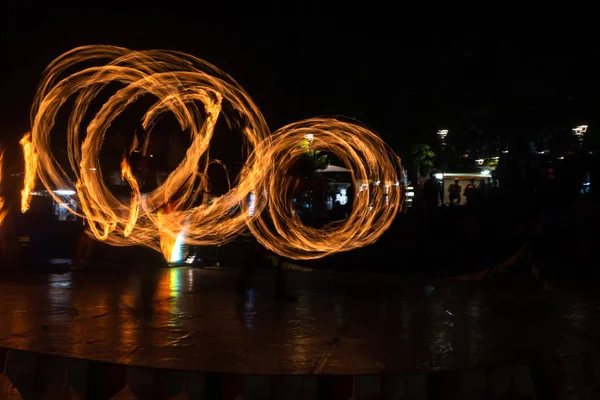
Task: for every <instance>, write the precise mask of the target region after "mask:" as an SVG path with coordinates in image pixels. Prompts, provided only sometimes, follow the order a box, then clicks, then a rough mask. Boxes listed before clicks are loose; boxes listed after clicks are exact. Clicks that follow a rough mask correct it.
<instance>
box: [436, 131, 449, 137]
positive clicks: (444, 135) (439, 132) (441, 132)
mask: <svg viewBox="0 0 600 400" xmlns="http://www.w3.org/2000/svg"><path fill="white" fill-rule="evenodd" d="M437 134H438V136H439V137H440V138H442V139H444V138H445V137H446V136H447V135H448V129H440V130H439V131H437Z"/></svg>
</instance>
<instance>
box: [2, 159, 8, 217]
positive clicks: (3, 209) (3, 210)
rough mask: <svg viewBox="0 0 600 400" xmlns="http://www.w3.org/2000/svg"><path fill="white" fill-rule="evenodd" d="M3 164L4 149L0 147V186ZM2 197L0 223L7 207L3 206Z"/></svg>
mask: <svg viewBox="0 0 600 400" xmlns="http://www.w3.org/2000/svg"><path fill="white" fill-rule="evenodd" d="M3 165H4V150H2V149H0V187H1V186H2V167H3ZM4 205H5V204H4V197H2V196H0V225H2V222H4V218H6V213H7V212H8V210H7V209H5V208H4Z"/></svg>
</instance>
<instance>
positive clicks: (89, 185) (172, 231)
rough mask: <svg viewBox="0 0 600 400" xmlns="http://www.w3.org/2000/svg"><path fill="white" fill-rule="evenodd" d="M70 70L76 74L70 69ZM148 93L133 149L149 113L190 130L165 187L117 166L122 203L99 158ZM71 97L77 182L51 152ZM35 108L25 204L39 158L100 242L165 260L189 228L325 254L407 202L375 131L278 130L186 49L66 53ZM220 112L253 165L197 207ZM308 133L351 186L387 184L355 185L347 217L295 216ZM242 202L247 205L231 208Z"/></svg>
mask: <svg viewBox="0 0 600 400" xmlns="http://www.w3.org/2000/svg"><path fill="white" fill-rule="evenodd" d="M100 60H104V61H105V64H103V65H101V66H96V67H82V68H80V69H79V70H78V69H77V68H76V67H77V66H78V64H80V63H82V62H86V64H87V63H89V62H90V61H100ZM67 70H68V71H69V72H71V71H76V72H74V73H72V74H71V75H68V74H67ZM113 82H118V83H120V84H121V86H122V87H121V88H120V89H117V90H116V92H115V93H114V94H113V95H112V96H111V97H110V98H109V99H108V100H107V101H106V102H105V103H104V104H103V105H102V107H101V108H100V110H99V111H98V112H97V113H95V116H94V118H93V119H92V121H91V122H90V123H89V124H88V125H87V127H85V129H84V128H82V127H81V125H82V122H83V121H84V119H85V116H86V115H87V114H86V113H87V112H89V110H88V108H89V106H90V104H91V103H92V101H93V100H94V99H95V97H96V95H97V94H98V93H100V92H101V91H102V90H103V89H104V88H106V86H107V85H109V84H110V83H113ZM144 94H151V95H152V96H154V97H155V98H156V102H155V103H154V104H153V105H151V106H150V107H149V109H148V110H147V112H146V114H145V115H144V116H143V117H142V121H141V123H142V127H143V129H144V132H146V137H145V138H144V140H143V144H142V145H141V146H138V145H139V143H137V142H136V144H135V147H136V151H140V152H141V154H142V156H145V155H146V154H145V152H146V149H147V147H148V143H149V135H150V132H151V130H152V125H153V121H155V120H156V119H157V118H158V117H159V116H160V115H162V114H163V113H167V112H169V113H171V114H173V115H174V116H175V118H176V120H177V121H178V123H179V125H180V127H181V129H182V130H184V131H186V132H188V133H189V135H190V147H189V149H188V150H187V152H186V154H185V156H184V158H183V160H182V161H181V163H180V164H179V165H178V166H177V167H176V168H175V170H174V171H173V172H171V173H170V174H169V175H168V177H167V178H166V180H165V181H164V182H163V184H162V185H160V186H159V187H158V188H157V189H155V190H154V191H152V192H149V193H146V194H144V196H142V195H141V194H140V188H139V184H138V182H137V180H136V177H135V176H134V174H133V173H132V171H131V167H130V165H129V163H128V161H127V159H125V158H124V159H123V162H122V163H121V174H122V177H123V179H124V180H125V181H127V182H128V184H129V185H130V187H131V190H132V192H131V199H130V201H128V202H123V201H121V200H120V199H118V198H117V197H116V196H114V195H113V194H112V193H111V192H110V191H109V189H108V188H107V186H106V185H105V183H104V181H103V179H102V176H101V173H100V169H99V168H97V166H98V165H99V154H100V150H101V146H102V143H103V141H104V137H105V134H106V130H107V129H108V127H109V126H110V125H111V123H112V122H113V121H114V120H115V119H116V118H117V116H118V115H119V114H121V113H122V112H123V111H124V110H125V109H126V108H127V107H128V106H129V105H130V104H131V103H133V102H134V101H135V99H137V98H138V97H140V96H142V95H144ZM71 97H74V98H75V104H74V106H73V111H72V113H71V114H70V117H69V122H68V125H67V143H68V144H67V152H68V156H69V164H70V167H71V170H70V171H69V174H72V175H74V176H75V183H74V182H73V181H72V179H71V177H70V176H69V174H68V173H67V171H66V170H65V169H64V168H63V167H62V166H60V165H59V164H58V162H57V160H56V159H55V158H54V156H53V155H52V152H51V151H50V133H51V131H52V129H53V127H54V123H55V119H56V116H57V114H58V112H59V110H60V108H61V107H62V106H63V105H64V104H65V102H66V101H67V100H68V99H70V98H71ZM200 104H201V105H202V106H199V105H200ZM225 105H226V107H224V106H225ZM31 115H32V130H31V145H29V141H28V140H29V139H27V140H26V138H28V137H29V136H28V135H26V137H25V138H23V140H22V144H23V143H25V144H23V149H24V154H25V158H26V160H27V161H26V166H27V169H26V182H25V183H26V185H25V188H26V189H27V190H26V189H24V192H23V204H28V201H29V196H30V193H31V189H32V188H33V184H34V178H35V167H36V166H37V167H38V168H37V175H38V176H39V178H40V180H41V182H42V183H43V185H44V186H45V187H46V188H47V189H48V191H49V193H50V194H51V195H52V196H53V197H54V198H55V200H56V201H59V202H62V200H61V199H60V198H58V196H57V195H56V194H54V192H53V190H56V189H69V188H75V190H76V192H77V200H78V206H79V207H78V208H77V211H76V210H74V209H69V211H70V212H72V213H75V214H77V215H79V216H81V217H84V218H86V219H87V220H88V223H89V224H88V225H89V228H90V232H91V234H93V235H94V236H95V237H96V238H97V239H98V240H103V241H105V242H107V243H108V244H111V245H116V246H130V245H144V246H148V247H150V248H153V249H154V250H156V251H160V252H162V253H163V254H164V255H165V258H166V259H167V260H169V258H170V257H171V255H172V252H173V244H174V243H175V240H176V238H177V237H178V235H179V234H180V233H181V232H182V231H183V230H184V228H185V242H186V243H188V244H191V245H216V244H223V243H225V242H228V241H230V240H232V239H233V238H235V237H236V236H238V235H240V234H242V233H244V232H245V231H247V230H248V229H249V230H250V231H251V232H252V234H253V235H254V236H255V237H256V238H257V240H258V241H259V242H260V243H261V244H262V245H263V246H265V247H266V248H268V249H270V250H271V251H273V252H275V253H277V254H280V255H283V256H285V257H289V258H294V259H312V258H320V257H324V256H326V255H328V254H332V253H336V252H340V251H347V250H350V249H353V248H357V247H361V246H365V245H367V244H370V243H372V242H374V241H375V240H377V239H378V238H379V237H380V236H381V234H382V233H383V232H384V231H385V230H386V229H387V228H388V227H389V226H390V224H391V222H392V221H393V219H394V217H395V216H396V214H397V212H398V211H399V210H400V207H401V201H400V200H401V193H400V187H399V186H398V185H397V182H398V180H399V176H400V172H401V169H402V167H401V165H400V160H399V158H398V157H397V156H396V155H395V154H394V153H393V152H392V151H391V150H390V148H389V147H388V146H387V145H386V144H385V143H384V142H383V140H382V139H381V138H380V137H379V136H377V135H376V134H375V133H374V132H372V131H371V130H369V129H367V128H365V127H364V126H362V125H360V124H358V123H356V122H351V121H344V120H341V119H336V118H314V119H308V120H304V121H301V122H297V123H294V124H291V125H288V126H285V127H283V128H281V129H279V130H278V131H276V132H275V133H273V134H271V132H270V131H269V129H268V126H267V123H266V121H265V120H264V117H263V115H262V114H261V112H260V110H259V109H258V107H257V106H256V105H255V104H254V102H253V101H252V99H251V98H250V96H249V95H248V94H247V93H246V92H245V90H244V89H243V88H242V87H241V86H240V85H239V84H238V83H237V82H236V81H235V80H234V79H233V78H231V77H230V76H229V75H227V74H226V73H225V72H223V71H220V70H219V69H218V68H216V67H215V66H213V65H211V64H209V63H207V62H206V61H203V60H201V59H198V58H196V57H193V56H191V55H188V54H184V53H181V52H175V51H159V50H148V51H131V50H128V49H124V48H120V47H114V46H84V47H79V48H76V49H74V50H71V51H69V52H67V53H65V54H63V55H62V56H60V57H59V58H57V59H56V60H54V61H53V62H52V63H51V64H50V65H49V66H48V67H47V69H46V70H45V72H44V75H43V77H42V80H41V83H40V85H39V89H38V92H37V94H36V97H35V100H34V104H33V107H32V111H31ZM219 119H224V120H225V121H226V122H227V124H228V126H229V127H230V128H231V129H233V130H234V131H236V132H239V133H241V134H242V135H243V137H244V139H245V140H244V146H245V148H244V154H246V155H247V160H246V164H245V166H244V168H243V169H242V171H241V173H240V175H239V176H238V178H237V180H236V184H237V185H236V186H234V187H231V188H230V190H229V191H228V192H227V193H226V194H224V195H222V196H220V197H217V198H215V199H214V201H212V202H210V203H207V202H203V203H202V204H199V205H197V202H196V201H195V200H197V199H196V196H198V195H199V194H200V193H206V192H208V191H209V189H210V187H209V178H208V167H209V165H211V164H214V163H220V162H219V161H218V160H214V159H211V158H210V156H209V154H210V151H209V150H210V142H211V139H212V137H213V135H214V134H215V132H214V128H215V125H216V123H217V121H218V120H219ZM306 137H311V138H312V140H311V143H310V146H311V149H312V150H320V151H323V150H324V151H330V152H332V153H334V154H336V156H338V157H339V158H340V159H341V160H342V161H343V162H344V163H345V164H346V166H347V167H348V168H350V170H351V171H352V177H353V180H354V181H355V182H358V181H360V182H369V181H370V182H380V183H381V185H379V186H377V185H374V186H373V187H372V189H370V190H366V191H364V190H363V191H361V192H360V194H359V193H358V190H355V193H356V194H357V195H356V196H355V200H354V204H353V209H352V212H351V215H350V216H349V218H347V219H346V220H343V221H338V222H334V223H331V224H330V225H328V226H326V227H325V228H321V229H315V228H311V227H307V226H304V225H303V224H302V223H301V221H300V219H299V218H298V216H297V215H295V214H293V213H292V209H291V204H292V203H291V202H292V199H291V195H290V194H289V193H291V188H292V187H293V184H294V179H293V178H291V177H290V176H286V174H285V172H286V171H287V170H289V169H290V168H291V166H292V164H293V163H294V162H295V160H297V159H298V158H300V157H302V156H303V155H304V152H305V151H306V149H304V148H302V146H299V144H300V143H302V141H303V140H305V138H306ZM80 143H81V145H80ZM26 145H27V146H26ZM36 160H37V162H36ZM384 188H385V189H384ZM390 188H391V190H390ZM252 192H254V193H255V194H256V196H254V202H253V206H252V207H253V210H254V212H253V213H250V212H248V202H247V198H248V194H249V193H252ZM173 199H176V200H175V201H174V200H173ZM165 204H170V205H172V208H171V209H169V210H168V211H167V212H163V211H161V210H163V208H164V205H165ZM194 204H196V205H194ZM186 205H191V206H186ZM235 209H238V210H240V212H236V213H232V212H231V211H232V210H235Z"/></svg>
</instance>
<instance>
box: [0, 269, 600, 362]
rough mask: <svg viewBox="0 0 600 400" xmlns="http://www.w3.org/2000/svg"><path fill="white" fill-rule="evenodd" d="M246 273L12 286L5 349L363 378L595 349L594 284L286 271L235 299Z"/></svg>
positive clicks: (3, 291) (267, 275) (69, 278)
mask: <svg viewBox="0 0 600 400" xmlns="http://www.w3.org/2000/svg"><path fill="white" fill-rule="evenodd" d="M236 276H237V272H236V271H235V270H223V269H219V270H201V269H192V268H173V269H162V270H159V271H156V272H152V273H140V272H123V273H120V274H119V273H114V272H110V273H109V272H101V271H90V272H88V273H84V274H77V275H75V276H73V275H72V274H71V273H67V274H64V275H52V274H28V275H10V276H9V275H0V346H4V347H12V348H18V349H29V350H34V351H42V352H49V353H54V354H59V355H66V356H72V357H82V358H90V359H96V360H103V361H111V362H116V361H118V362H124V363H130V364H137V365H143V366H155V367H167V368H181V369H200V370H206V371H222V372H242V373H247V372H252V373H270V374H277V373H290V374H314V373H324V374H330V373H331V374H338V373H340V374H344V373H351V374H359V373H380V372H400V371H416V370H423V371H429V370H436V369H453V368H465V367H471V366H476V365H478V364H485V365H489V364H495V363H501V362H514V361H517V362H526V361H529V360H532V359H536V358H539V357H550V356H554V355H559V354H562V355H567V354H574V353H579V352H584V351H596V343H597V339H598V336H599V335H600V334H599V332H600V311H599V309H598V306H597V303H598V302H597V300H598V298H599V295H598V293H599V292H598V291H597V290H596V287H595V286H593V285H592V284H586V283H574V282H571V283H569V282H559V283H555V287H556V288H557V290H556V291H555V292H553V293H551V294H545V295H528V296H524V297H523V296H521V295H519V294H517V293H515V292H514V291H508V290H501V291H498V290H497V289H494V288H491V287H488V286H482V285H481V284H462V283H461V284H459V283H454V282H447V281H442V280H438V281H419V280H410V279H403V278H400V277H392V276H389V275H387V276H386V275H374V276H365V275H364V274H339V273H336V274H333V273H327V272H297V271H287V272H286V277H287V282H288V291H289V292H290V293H291V294H293V295H294V296H295V297H296V299H295V301H294V300H293V301H274V300H273V273H272V272H271V271H270V270H261V271H258V272H257V273H256V275H255V276H253V277H252V279H251V281H250V283H249V289H248V290H247V291H246V294H245V296H242V297H240V296H238V295H237V294H236V292H235V290H234V289H235V286H236Z"/></svg>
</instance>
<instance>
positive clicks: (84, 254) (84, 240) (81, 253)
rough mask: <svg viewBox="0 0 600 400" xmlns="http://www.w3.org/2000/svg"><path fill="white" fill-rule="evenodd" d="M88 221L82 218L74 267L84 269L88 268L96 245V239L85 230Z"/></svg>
mask: <svg viewBox="0 0 600 400" xmlns="http://www.w3.org/2000/svg"><path fill="white" fill-rule="evenodd" d="M85 228H86V222H85V219H83V220H82V222H81V225H80V229H79V241H78V242H77V249H76V251H75V259H74V260H73V266H72V269H74V270H76V271H77V270H83V269H85V268H86V266H87V264H88V261H89V258H90V254H91V253H92V248H93V247H94V239H92V238H91V237H90V236H89V235H88V234H87V233H86V231H85Z"/></svg>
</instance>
